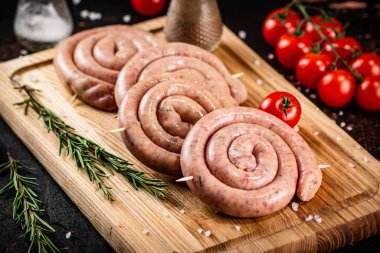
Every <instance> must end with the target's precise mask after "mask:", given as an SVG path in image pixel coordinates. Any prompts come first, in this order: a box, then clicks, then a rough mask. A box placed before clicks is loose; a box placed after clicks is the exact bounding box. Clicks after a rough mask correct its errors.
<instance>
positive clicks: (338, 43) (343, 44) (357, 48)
mask: <svg viewBox="0 0 380 253" xmlns="http://www.w3.org/2000/svg"><path fill="white" fill-rule="evenodd" d="M331 44H332V45H333V46H334V47H335V49H336V51H337V53H338V54H339V55H340V57H342V58H343V59H344V60H345V61H347V63H350V62H351V61H352V60H353V59H354V57H355V56H357V55H358V54H360V53H361V52H362V46H361V45H360V43H359V42H358V41H357V40H355V39H354V38H351V37H345V38H338V39H335V40H333V41H332V42H331ZM324 50H325V51H324V52H325V53H326V54H328V55H329V56H330V58H331V59H332V60H333V61H335V59H336V55H335V54H334V52H333V51H332V48H331V46H330V45H329V44H325V46H324ZM338 66H343V63H342V62H341V61H339V62H338Z"/></svg>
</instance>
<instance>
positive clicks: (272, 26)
mask: <svg viewBox="0 0 380 253" xmlns="http://www.w3.org/2000/svg"><path fill="white" fill-rule="evenodd" d="M300 20H301V18H300V16H299V15H298V13H297V12H295V11H293V10H291V9H286V10H284V8H279V9H276V10H274V11H272V12H271V13H269V15H268V16H267V17H266V18H265V21H264V24H263V29H262V32H263V36H264V39H265V40H266V42H268V44H269V45H271V46H276V43H277V41H278V38H280V36H281V35H282V34H284V33H286V32H290V33H291V32H295V31H296V28H297V24H298V23H299V22H300Z"/></svg>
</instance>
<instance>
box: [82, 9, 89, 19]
mask: <svg viewBox="0 0 380 253" xmlns="http://www.w3.org/2000/svg"><path fill="white" fill-rule="evenodd" d="M89 15H90V12H89V11H88V10H81V12H80V17H81V18H83V19H86V18H88V16H89Z"/></svg>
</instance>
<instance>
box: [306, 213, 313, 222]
mask: <svg viewBox="0 0 380 253" xmlns="http://www.w3.org/2000/svg"><path fill="white" fill-rule="evenodd" d="M313 218H314V217H313V215H311V214H309V215H308V216H307V217H306V218H305V221H311V220H313Z"/></svg>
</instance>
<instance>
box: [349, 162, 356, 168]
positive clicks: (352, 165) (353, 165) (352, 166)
mask: <svg viewBox="0 0 380 253" xmlns="http://www.w3.org/2000/svg"><path fill="white" fill-rule="evenodd" d="M347 167H348V168H350V169H352V168H355V167H356V165H355V164H353V163H347Z"/></svg>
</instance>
